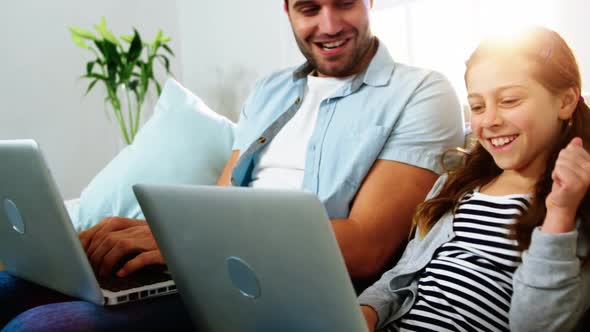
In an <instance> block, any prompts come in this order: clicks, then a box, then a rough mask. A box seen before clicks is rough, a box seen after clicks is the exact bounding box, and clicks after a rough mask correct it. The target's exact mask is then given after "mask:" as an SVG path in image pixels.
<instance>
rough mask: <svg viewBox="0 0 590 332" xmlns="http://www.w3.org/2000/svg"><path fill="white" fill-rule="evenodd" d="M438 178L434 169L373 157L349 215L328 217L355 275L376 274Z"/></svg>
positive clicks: (391, 254)
mask: <svg viewBox="0 0 590 332" xmlns="http://www.w3.org/2000/svg"><path fill="white" fill-rule="evenodd" d="M437 178H438V175H436V174H435V173H434V172H432V171H429V170H426V169H423V168H419V167H416V166H412V165H409V164H404V163H401V162H395V161H389V160H377V161H376V162H375V164H374V165H373V167H372V168H371V170H370V171H369V174H368V175H367V177H366V178H365V180H364V182H363V184H362V185H361V187H360V189H359V191H358V193H357V195H356V197H355V199H354V201H353V203H352V207H351V210H350V215H349V217H348V219H335V220H332V226H333V227H334V233H335V234H336V239H337V240H338V244H339V245H340V249H341V251H342V254H343V256H344V260H345V262H346V266H347V268H348V271H349V273H350V275H351V276H352V277H353V278H367V277H371V276H374V275H375V274H377V273H379V272H380V271H381V270H382V269H383V267H384V266H385V265H386V264H387V263H388V261H389V260H390V259H391V257H392V256H393V254H394V253H395V252H396V250H398V249H399V247H400V245H402V243H403V242H404V241H405V240H407V239H408V234H409V231H410V228H411V224H412V217H413V215H414V211H415V209H416V206H417V205H418V204H419V203H421V202H422V201H423V200H424V198H425V197H426V194H427V193H428V191H429V190H430V188H431V187H432V185H433V184H434V182H435V181H436V179H437Z"/></svg>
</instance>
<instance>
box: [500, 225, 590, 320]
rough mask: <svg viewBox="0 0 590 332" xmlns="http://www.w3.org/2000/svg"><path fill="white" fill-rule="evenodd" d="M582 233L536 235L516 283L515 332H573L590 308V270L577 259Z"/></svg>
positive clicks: (537, 231) (537, 232)
mask: <svg viewBox="0 0 590 332" xmlns="http://www.w3.org/2000/svg"><path fill="white" fill-rule="evenodd" d="M577 246H578V232H577V231H571V232H567V233H560V234H550V233H545V232H543V231H542V230H541V229H539V228H537V229H535V230H534V231H533V235H532V239H531V245H530V247H529V249H528V250H527V251H525V252H524V253H523V257H522V264H521V266H520V267H519V268H518V269H517V270H516V273H515V274H514V280H513V294H512V302H511V305H510V330H511V331H569V330H572V329H573V328H574V327H575V326H576V324H577V322H578V321H579V320H580V318H581V317H582V315H583V314H584V312H585V311H586V310H587V308H588V307H589V305H590V268H589V267H587V266H584V267H582V266H581V265H582V264H581V261H580V258H578V256H577V255H576V251H577V250H576V249H577Z"/></svg>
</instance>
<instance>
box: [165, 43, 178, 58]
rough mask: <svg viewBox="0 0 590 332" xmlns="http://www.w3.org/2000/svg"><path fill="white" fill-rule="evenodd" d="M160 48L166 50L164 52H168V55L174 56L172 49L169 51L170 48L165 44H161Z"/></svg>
mask: <svg viewBox="0 0 590 332" xmlns="http://www.w3.org/2000/svg"><path fill="white" fill-rule="evenodd" d="M162 47H163V48H164V49H165V50H166V52H168V53H169V54H170V55H172V56H175V55H174V52H172V49H170V47H169V46H168V45H166V44H162Z"/></svg>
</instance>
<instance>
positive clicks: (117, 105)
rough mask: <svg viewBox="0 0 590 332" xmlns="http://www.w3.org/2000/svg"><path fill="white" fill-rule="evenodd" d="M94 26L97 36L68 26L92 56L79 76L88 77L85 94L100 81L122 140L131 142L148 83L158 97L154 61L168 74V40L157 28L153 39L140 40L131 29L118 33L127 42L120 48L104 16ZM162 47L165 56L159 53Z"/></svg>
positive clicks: (158, 85) (76, 39) (134, 30)
mask: <svg viewBox="0 0 590 332" xmlns="http://www.w3.org/2000/svg"><path fill="white" fill-rule="evenodd" d="M94 28H95V29H96V31H97V32H98V35H95V34H94V33H93V32H91V31H88V30H85V29H81V28H76V27H70V28H69V30H70V33H71V37H72V40H73V41H74V43H75V44H76V45H78V46H79V47H81V48H83V49H86V50H89V51H90V52H92V54H93V55H94V57H95V58H94V59H93V60H91V61H88V62H87V63H86V73H85V74H84V75H82V78H85V79H89V80H90V83H89V85H88V88H87V89H86V94H88V93H89V92H90V91H91V90H92V88H93V87H94V86H95V85H96V83H98V82H102V83H103V84H104V86H105V88H106V93H107V94H106V98H105V102H108V103H109V104H110V105H111V107H112V111H113V113H114V115H115V118H116V119H117V122H118V124H119V127H120V130H121V133H122V135H123V139H124V140H125V143H127V144H131V143H132V142H133V139H134V138H135V135H136V134H137V131H138V130H139V124H140V119H141V109H142V106H143V104H144V102H145V98H146V96H147V93H148V90H149V88H150V86H153V87H154V88H155V89H156V93H157V95H158V96H159V95H160V93H161V91H162V88H161V85H160V83H159V82H158V80H157V79H156V76H155V75H154V63H155V62H159V63H161V65H162V66H163V67H164V69H165V70H166V73H167V74H170V60H169V58H168V56H167V55H169V56H174V52H172V49H170V47H169V46H168V42H170V40H171V39H170V37H166V36H164V35H163V33H162V30H159V31H158V33H157V34H156V37H155V38H154V40H152V41H151V42H144V41H142V39H141V37H140V35H139V32H138V31H137V30H136V29H133V35H123V36H120V38H121V41H122V42H124V43H126V44H127V46H126V47H124V46H123V43H122V42H121V41H119V40H118V39H117V37H115V35H114V34H113V32H112V31H110V30H109V29H108V28H107V26H106V20H105V18H104V17H103V18H102V19H101V21H100V24H97V25H95V26H94ZM162 50H163V51H164V53H166V54H167V55H166V54H164V53H163V52H160V51H162ZM131 95H133V97H134V99H133V100H132V99H131ZM122 104H126V105H122ZM125 109H126V112H124V110H125Z"/></svg>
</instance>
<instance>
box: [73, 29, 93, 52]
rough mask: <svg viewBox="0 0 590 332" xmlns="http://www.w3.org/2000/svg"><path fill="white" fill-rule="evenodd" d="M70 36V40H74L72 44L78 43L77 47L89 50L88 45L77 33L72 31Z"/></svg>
mask: <svg viewBox="0 0 590 332" xmlns="http://www.w3.org/2000/svg"><path fill="white" fill-rule="evenodd" d="M71 36H72V41H73V42H74V44H76V45H78V47H80V48H83V49H86V50H89V49H90V46H88V45H87V44H86V43H85V42H84V41H83V40H82V38H80V37H79V36H78V35H77V34H75V33H74V32H72V33H71Z"/></svg>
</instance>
